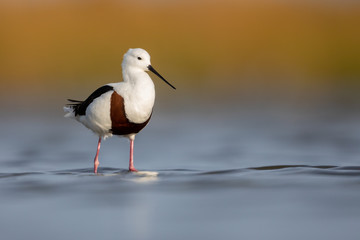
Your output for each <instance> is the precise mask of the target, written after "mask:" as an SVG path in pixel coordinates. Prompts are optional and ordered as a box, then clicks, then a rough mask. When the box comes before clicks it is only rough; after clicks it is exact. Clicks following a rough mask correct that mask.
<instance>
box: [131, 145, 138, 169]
mask: <svg viewBox="0 0 360 240" xmlns="http://www.w3.org/2000/svg"><path fill="white" fill-rule="evenodd" d="M129 171H130V172H137V171H138V170H136V169H135V167H134V140H133V139H130V161H129Z"/></svg>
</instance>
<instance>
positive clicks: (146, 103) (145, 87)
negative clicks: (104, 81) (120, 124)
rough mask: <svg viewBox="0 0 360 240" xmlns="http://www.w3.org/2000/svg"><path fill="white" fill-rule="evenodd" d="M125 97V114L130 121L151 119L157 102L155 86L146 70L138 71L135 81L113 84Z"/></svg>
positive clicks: (137, 121)
mask: <svg viewBox="0 0 360 240" xmlns="http://www.w3.org/2000/svg"><path fill="white" fill-rule="evenodd" d="M111 86H113V87H114V89H115V91H116V92H117V93H118V94H119V95H121V96H122V97H123V98H124V103H125V114H126V117H127V118H128V120H129V121H130V122H133V123H143V122H145V121H146V120H148V119H149V117H150V115H151V113H152V110H153V107H154V103H155V86H154V83H153V81H152V80H151V78H150V77H149V75H148V74H147V73H146V72H142V73H138V74H137V75H136V80H135V81H127V82H121V83H115V84H111Z"/></svg>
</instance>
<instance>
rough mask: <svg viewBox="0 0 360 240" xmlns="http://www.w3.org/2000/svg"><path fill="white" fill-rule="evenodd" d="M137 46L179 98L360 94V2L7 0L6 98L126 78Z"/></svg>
mask: <svg viewBox="0 0 360 240" xmlns="http://www.w3.org/2000/svg"><path fill="white" fill-rule="evenodd" d="M135 47H141V48H144V49H146V50H147V51H148V52H149V53H150V55H151V56H152V64H153V66H154V67H155V68H156V69H157V70H158V71H159V72H160V73H161V74H162V75H163V76H165V77H166V78H167V79H168V80H169V81H170V82H171V83H173V84H174V85H175V86H176V87H177V88H178V90H180V91H181V92H182V94H179V93H178V92H177V97H179V98H181V97H183V95H184V93H186V94H189V95H191V94H192V95H196V94H199V96H200V97H203V96H204V97H205V96H208V95H214V94H215V93H217V94H219V95H220V96H224V97H225V96H233V95H234V96H237V95H242V96H249V97H253V98H257V97H258V98H262V97H263V96H265V95H266V96H269V97H268V98H269V99H272V98H274V99H275V98H276V97H278V96H283V99H293V98H296V99H307V98H308V97H309V98H311V97H316V96H320V95H321V96H329V95H330V96H333V95H336V96H338V95H341V96H345V97H347V96H355V97H356V96H357V95H358V94H357V90H359V85H360V84H359V83H360V81H359V78H360V2H359V1H340V0H339V1H280V0H278V1H276V0H274V1H261V0H256V1H227V0H225V1H180V0H173V1H162V0H155V1H145V0H142V1H141V0H135V1H119V0H105V1H103V0H102V1H100V0H92V1H85V0H84V1H70V0H62V1H61V0H58V1H52V0H37V1H35V0H34V1H27V0H14V1H11V0H8V1H4V0H3V1H1V2H0V79H1V85H2V87H1V95H2V99H3V100H4V99H5V100H6V99H7V98H8V96H9V93H11V94H14V89H16V94H18V95H19V98H21V96H29V95H31V96H34V98H36V96H52V97H54V95H55V96H57V94H58V95H61V97H62V98H64V99H65V98H67V97H73V98H81V97H83V96H86V95H87V94H88V93H90V92H91V91H92V90H94V89H95V88H96V87H98V86H101V85H103V84H105V83H108V82H114V81H119V80H120V79H121V61H122V56H123V54H124V53H125V52H126V51H127V49H128V48H135ZM155 78H156V77H155V76H153V79H154V81H155V82H156V85H157V86H158V89H157V90H159V91H160V92H164V90H165V89H166V91H169V90H170V89H168V88H167V87H166V86H165V85H163V83H160V82H157V81H158V80H155ZM82 85H83V87H81V86H82ZM159 85H162V86H161V87H160V86H159ZM9 89H11V91H9ZM51 89H53V90H54V91H49V90H51ZM80 91H83V92H82V93H81V94H80V93H78V92H80ZM34 93H35V94H34ZM64 93H66V96H62V95H63V94H64ZM74 94H75V96H74ZM77 96H80V97H77ZM56 98H57V97H56ZM296 99H295V100H296ZM325 99H326V97H325Z"/></svg>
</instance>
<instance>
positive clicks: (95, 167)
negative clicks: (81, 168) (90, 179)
mask: <svg viewBox="0 0 360 240" xmlns="http://www.w3.org/2000/svg"><path fill="white" fill-rule="evenodd" d="M99 164H100V163H99V160H97V161H95V162H94V173H97V169H98V166H99Z"/></svg>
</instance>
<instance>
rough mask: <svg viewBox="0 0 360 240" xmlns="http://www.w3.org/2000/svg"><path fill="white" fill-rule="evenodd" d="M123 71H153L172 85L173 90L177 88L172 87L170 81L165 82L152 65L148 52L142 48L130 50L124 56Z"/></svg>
mask: <svg viewBox="0 0 360 240" xmlns="http://www.w3.org/2000/svg"><path fill="white" fill-rule="evenodd" d="M121 66H122V68H123V70H124V69H131V68H133V69H136V70H142V71H149V70H150V71H151V72H153V73H155V74H156V75H157V76H158V77H159V78H161V79H162V80H163V81H164V82H166V83H167V84H169V85H170V87H172V88H173V89H175V87H174V86H173V85H171V84H170V83H169V82H168V81H166V80H165V78H163V77H162V76H161V75H160V74H159V73H158V72H157V71H156V70H155V69H154V68H153V67H152V66H151V63H150V55H149V53H148V52H147V51H145V50H144V49H142V48H130V49H129V50H128V51H127V52H126V53H125V54H124V60H123V62H122V64H121Z"/></svg>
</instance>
